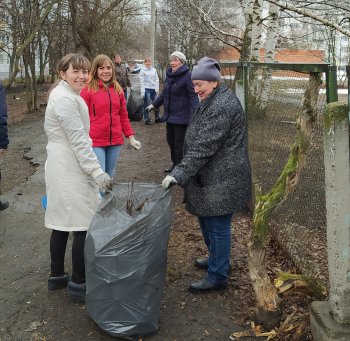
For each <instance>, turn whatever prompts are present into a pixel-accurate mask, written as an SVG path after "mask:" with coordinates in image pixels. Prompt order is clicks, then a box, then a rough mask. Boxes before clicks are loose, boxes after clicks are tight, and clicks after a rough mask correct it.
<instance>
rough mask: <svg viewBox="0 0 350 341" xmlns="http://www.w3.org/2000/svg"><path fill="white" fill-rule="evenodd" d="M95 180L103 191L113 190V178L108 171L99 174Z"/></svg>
mask: <svg viewBox="0 0 350 341" xmlns="http://www.w3.org/2000/svg"><path fill="white" fill-rule="evenodd" d="M95 181H96V183H97V185H98V187H99V189H100V191H101V192H107V191H111V190H112V187H113V180H112V178H111V177H110V176H109V175H108V174H107V173H102V174H100V175H97V176H96V178H95Z"/></svg>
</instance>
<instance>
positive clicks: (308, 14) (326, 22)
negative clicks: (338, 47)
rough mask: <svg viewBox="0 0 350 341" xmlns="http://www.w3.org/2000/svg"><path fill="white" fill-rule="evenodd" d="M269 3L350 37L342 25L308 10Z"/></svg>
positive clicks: (275, 1) (277, 2) (276, 0)
mask: <svg viewBox="0 0 350 341" xmlns="http://www.w3.org/2000/svg"><path fill="white" fill-rule="evenodd" d="M266 1H267V2H270V3H272V4H275V5H277V6H278V7H280V8H282V9H284V10H287V11H291V12H294V13H298V14H301V15H303V16H304V17H308V18H311V19H314V20H316V21H319V22H321V23H322V24H324V25H326V26H328V27H331V28H334V29H336V30H337V31H339V32H341V33H343V34H344V35H346V36H348V37H350V31H348V30H346V29H344V28H343V27H341V26H340V25H338V24H336V23H334V22H332V21H329V20H327V19H324V18H322V17H320V16H318V15H316V14H313V13H311V12H309V11H307V10H304V9H299V8H296V7H292V6H289V5H287V4H282V3H280V1H279V0H266Z"/></svg>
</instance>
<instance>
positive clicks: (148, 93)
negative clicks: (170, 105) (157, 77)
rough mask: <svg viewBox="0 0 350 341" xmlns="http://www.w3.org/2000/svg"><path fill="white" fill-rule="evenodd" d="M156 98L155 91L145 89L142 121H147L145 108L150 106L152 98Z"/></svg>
mask: <svg viewBox="0 0 350 341" xmlns="http://www.w3.org/2000/svg"><path fill="white" fill-rule="evenodd" d="M155 97H156V90H155V89H145V97H144V98H143V119H144V120H145V121H147V120H148V119H149V116H148V114H149V113H148V110H146V108H147V107H148V106H149V105H150V104H152V102H153V100H154V98H155Z"/></svg>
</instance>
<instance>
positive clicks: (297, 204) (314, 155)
mask: <svg viewBox="0 0 350 341" xmlns="http://www.w3.org/2000/svg"><path fill="white" fill-rule="evenodd" d="M235 73H236V69H235V68H232V67H230V68H226V72H225V74H226V75H225V77H224V78H225V79H226V81H227V82H228V83H229V85H232V78H233V76H234V74H235ZM247 75H248V76H247V80H248V82H247V83H248V86H249V90H248V91H245V94H246V96H247V95H248V97H247V98H246V100H245V101H244V102H245V106H246V108H245V111H246V115H247V118H248V136H249V153H250V159H251V163H252V170H253V177H254V180H255V181H257V183H258V184H259V185H260V186H261V189H262V192H263V193H266V192H268V191H269V190H270V189H271V188H272V186H273V185H274V183H275V182H276V180H277V179H278V177H279V175H280V174H281V172H282V170H283V168H284V166H285V164H286V162H287V160H288V157H289V154H290V150H291V147H292V145H293V143H294V142H295V141H296V137H297V132H298V130H297V122H298V118H299V116H300V115H301V112H302V110H303V103H304V95H305V90H306V89H307V87H308V84H309V73H307V72H296V71H291V70H268V71H267V70H266V68H263V67H259V66H254V67H252V66H250V68H249V71H248V72H247ZM266 79H268V81H266ZM322 79H325V75H324V74H323V75H322ZM255 80H257V81H255ZM324 82H325V81H324V80H323V83H324ZM254 83H255V85H253V84H254ZM240 84H241V85H240ZM240 86H242V82H241V83H240V81H238V83H236V92H237V94H238V92H240V90H239V89H240ZM241 92H244V90H242V89H241ZM257 98H258V100H257ZM262 102H263V104H262V105H261V103H262ZM325 105H326V92H325V89H324V84H322V85H321V87H320V91H319V95H318V101H317V108H316V111H317V112H316V122H314V130H313V137H312V143H311V146H310V147H309V149H308V153H307V158H306V163H305V165H304V167H303V169H302V172H301V178H300V182H299V184H298V185H297V187H296V188H295V190H294V191H293V192H292V193H291V194H290V195H288V197H287V199H286V200H285V201H284V202H283V203H282V204H280V205H279V206H278V208H277V209H276V210H275V211H274V213H273V216H272V217H271V221H270V223H271V222H273V223H275V224H278V225H280V226H281V227H282V228H283V226H286V225H295V224H296V225H299V226H303V227H306V228H310V229H325V228H326V207H325V182H324V163H323V110H324V107H325Z"/></svg>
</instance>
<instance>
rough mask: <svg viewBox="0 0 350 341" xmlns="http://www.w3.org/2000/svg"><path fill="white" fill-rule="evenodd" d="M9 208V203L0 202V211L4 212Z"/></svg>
mask: <svg viewBox="0 0 350 341" xmlns="http://www.w3.org/2000/svg"><path fill="white" fill-rule="evenodd" d="M8 207H9V203H8V202H7V201H0V211H2V210H5V209H6V208H8Z"/></svg>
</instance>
